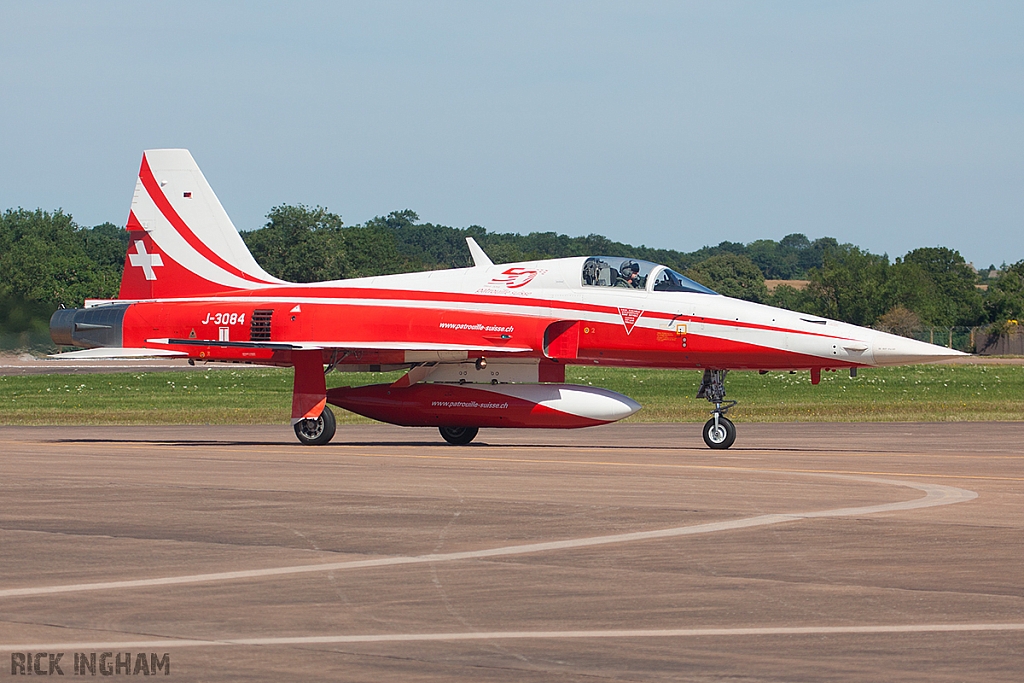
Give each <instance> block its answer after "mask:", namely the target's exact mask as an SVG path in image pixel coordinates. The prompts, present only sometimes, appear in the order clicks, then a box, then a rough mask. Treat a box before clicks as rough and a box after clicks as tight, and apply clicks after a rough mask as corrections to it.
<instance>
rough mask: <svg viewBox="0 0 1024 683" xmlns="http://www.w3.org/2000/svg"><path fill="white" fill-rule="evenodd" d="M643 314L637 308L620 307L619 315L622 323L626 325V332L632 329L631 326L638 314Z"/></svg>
mask: <svg viewBox="0 0 1024 683" xmlns="http://www.w3.org/2000/svg"><path fill="white" fill-rule="evenodd" d="M643 314H644V312H643V311H641V310H640V309H639V308H620V309H619V315H620V316H621V317H622V324H623V325H625V326H626V334H629V333H630V332H632V331H633V326H634V325H636V321H637V320H639V319H640V316H642V315H643Z"/></svg>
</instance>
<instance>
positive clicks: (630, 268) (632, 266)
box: [619, 261, 640, 273]
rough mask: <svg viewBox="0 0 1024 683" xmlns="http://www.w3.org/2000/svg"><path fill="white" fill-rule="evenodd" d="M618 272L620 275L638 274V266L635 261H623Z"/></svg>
mask: <svg viewBox="0 0 1024 683" xmlns="http://www.w3.org/2000/svg"><path fill="white" fill-rule="evenodd" d="M619 272H620V273H629V272H633V273H639V272H640V264H639V263H637V262H636V261H623V262H622V266H621V267H620V268H619Z"/></svg>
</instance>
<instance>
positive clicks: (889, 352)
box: [871, 332, 970, 365]
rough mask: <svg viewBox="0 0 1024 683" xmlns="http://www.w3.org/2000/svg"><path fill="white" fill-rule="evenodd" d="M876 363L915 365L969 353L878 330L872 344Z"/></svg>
mask: <svg viewBox="0 0 1024 683" xmlns="http://www.w3.org/2000/svg"><path fill="white" fill-rule="evenodd" d="M871 347H872V351H873V354H874V360H875V364H876V365H913V364H915V363H934V362H936V361H940V360H946V359H949V358H959V357H961V356H969V355H970V354H968V353H963V352H962V351H957V350H956V349H947V348H946V347H945V346H937V345H936V344H929V343H928V342H922V341H917V340H916V339H907V338H906V337H900V336H898V335H895V334H887V333H885V332H878V333H877V334H876V336H875V338H874V340H873V343H872V344H871Z"/></svg>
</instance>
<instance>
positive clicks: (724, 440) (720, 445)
mask: <svg viewBox="0 0 1024 683" xmlns="http://www.w3.org/2000/svg"><path fill="white" fill-rule="evenodd" d="M735 440H736V425H734V424H733V423H732V421H731V420H730V419H729V418H727V417H724V416H722V415H719V416H718V429H717V430H716V429H715V418H711V419H710V420H708V421H707V422H705V423H704V443H706V444H707V445H708V448H714V449H716V450H717V449H726V448H728V447H729V446H731V445H732V444H733V442H734V441H735Z"/></svg>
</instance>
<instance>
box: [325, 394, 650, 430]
mask: <svg viewBox="0 0 1024 683" xmlns="http://www.w3.org/2000/svg"><path fill="white" fill-rule="evenodd" d="M327 402H328V403H331V404H332V405H336V406H339V407H341V408H344V409H345V410H350V411H352V412H353V413H357V414H359V415H363V416H365V417H369V418H372V419H374V420H380V421H381V422H389V423H391V424H396V425H402V426H406V427H532V428H538V427H539V428H547V429H576V428H579V427H593V426H595V425H602V424H608V423H609V422H615V421H616V420H621V419H622V418H624V417H629V416H630V415H632V414H633V413H635V412H636V411H638V410H640V404H639V403H637V402H636V401H634V400H633V399H631V398H629V397H628V396H623V395H622V394H619V393H616V392H614V391H609V390H608V389H601V388H599V387H590V386H582V385H578V384H430V383H421V384H413V385H412V386H408V387H395V386H393V385H391V384H371V385H367V386H362V387H338V388H336V389H330V390H328V392H327Z"/></svg>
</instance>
